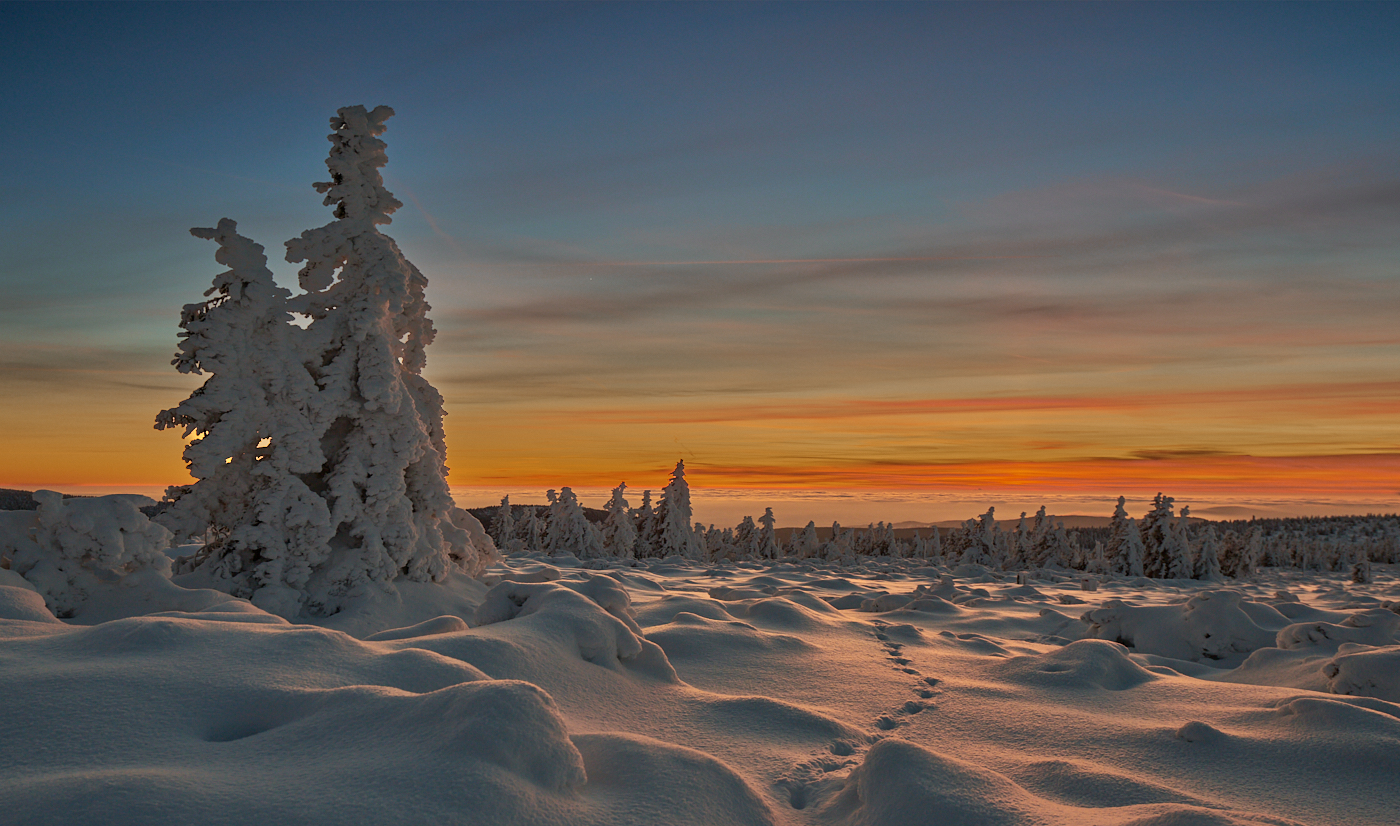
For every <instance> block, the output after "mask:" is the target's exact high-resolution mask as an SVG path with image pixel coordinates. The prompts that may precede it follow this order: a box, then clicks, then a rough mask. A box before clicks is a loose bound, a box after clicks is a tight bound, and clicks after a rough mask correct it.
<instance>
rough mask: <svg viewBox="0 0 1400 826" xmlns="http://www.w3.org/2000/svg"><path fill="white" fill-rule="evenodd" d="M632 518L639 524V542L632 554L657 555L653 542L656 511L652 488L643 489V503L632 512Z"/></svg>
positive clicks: (641, 555)
mask: <svg viewBox="0 0 1400 826" xmlns="http://www.w3.org/2000/svg"><path fill="white" fill-rule="evenodd" d="M632 520H633V521H634V522H635V523H636V525H637V542H636V545H635V546H633V551H632V555H633V556H635V557H637V558H638V559H642V558H644V557H648V556H656V549H655V548H654V547H653V546H652V544H651V539H652V534H653V533H655V531H656V511H655V510H653V509H652V506H651V491H650V490H644V491H642V504H641V505H639V506H638V507H637V510H636V511H634V512H633V513H632Z"/></svg>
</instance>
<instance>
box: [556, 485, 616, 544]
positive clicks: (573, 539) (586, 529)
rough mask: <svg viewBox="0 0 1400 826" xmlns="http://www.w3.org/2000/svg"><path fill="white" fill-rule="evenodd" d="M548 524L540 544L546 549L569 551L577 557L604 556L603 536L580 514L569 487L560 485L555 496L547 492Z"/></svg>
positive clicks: (580, 511)
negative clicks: (560, 487) (546, 531)
mask: <svg viewBox="0 0 1400 826" xmlns="http://www.w3.org/2000/svg"><path fill="white" fill-rule="evenodd" d="M550 493H551V494H553V493H554V491H550ZM548 524H549V528H548V533H547V534H546V539H545V547H544V550H545V551H546V552H547V553H549V554H552V555H557V554H573V555H574V556H576V557H578V558H579V559H598V558H599V557H602V556H604V551H603V538H602V536H601V535H600V534H599V533H598V529H597V528H595V527H593V525H592V523H590V522H589V521H588V517H587V516H585V515H584V513H583V506H581V505H580V504H579V503H578V497H577V496H575V495H574V491H573V489H572V488H562V489H560V491H559V494H558V496H550V503H549V523H548Z"/></svg>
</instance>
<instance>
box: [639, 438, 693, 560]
mask: <svg viewBox="0 0 1400 826" xmlns="http://www.w3.org/2000/svg"><path fill="white" fill-rule="evenodd" d="M690 515H691V512H690V486H689V485H688V484H687V483H686V481H685V462H684V461H680V462H676V469H675V470H673V471H671V481H670V482H668V483H667V484H666V487H665V488H663V489H662V491H661V499H660V501H659V502H657V505H656V514H655V517H654V518H653V519H652V531H651V538H650V541H649V543H648V544H649V545H650V546H651V547H652V548H653V549H654V553H655V554H656V555H657V556H672V555H675V556H683V557H686V558H687V559H701V558H703V557H704V549H703V548H701V547H700V543H699V542H697V541H696V539H695V534H694V532H693V531H691V529H690V522H691V519H690Z"/></svg>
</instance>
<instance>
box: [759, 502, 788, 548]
mask: <svg viewBox="0 0 1400 826" xmlns="http://www.w3.org/2000/svg"><path fill="white" fill-rule="evenodd" d="M777 521H778V520H777V519H775V518H774V516H773V509H772V508H764V509H763V515H762V516H760V517H759V518H758V524H759V525H760V526H761V527H760V528H759V531H758V558H759V559H777V558H778V557H779V556H780V555H781V553H782V552H781V551H780V550H779V548H778V535H777V534H776V533H774V527H773V526H774V525H776V524H777Z"/></svg>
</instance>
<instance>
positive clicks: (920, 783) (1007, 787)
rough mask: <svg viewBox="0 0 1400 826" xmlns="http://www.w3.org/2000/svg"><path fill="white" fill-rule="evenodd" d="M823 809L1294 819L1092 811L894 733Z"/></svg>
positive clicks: (1109, 823) (993, 825)
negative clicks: (1055, 798) (1027, 787)
mask: <svg viewBox="0 0 1400 826" xmlns="http://www.w3.org/2000/svg"><path fill="white" fill-rule="evenodd" d="M1130 782H1131V781H1130ZM823 814H825V815H827V816H828V818H830V820H831V821H832V822H835V823H840V824H843V825H844V826H921V824H928V826H935V824H951V823H957V824H962V825H963V826H1051V824H1054V825H1055V826H1060V825H1061V824H1063V826H1070V825H1071V824H1081V823H1094V824H1099V826H1255V825H1256V824H1262V823H1269V824H1280V823H1289V822H1290V821H1284V820H1279V819H1277V818H1259V817H1254V816H1251V815H1248V814H1241V813H1236V812H1225V811H1220V810H1215V809H1207V808H1203V807H1200V806H1192V805H1185V804H1180V803H1150V804H1139V805H1120V806H1115V807H1109V808H1098V807H1095V808H1091V809H1087V810H1086V809H1083V808H1079V807H1075V806H1068V805H1064V804H1060V803H1056V802H1053V801H1050V800H1046V799H1044V798H1041V797H1039V796H1037V795H1035V794H1032V793H1031V792H1030V791H1028V790H1027V789H1025V788H1023V787H1022V786H1020V785H1018V784H1017V783H1016V782H1015V781H1013V780H1011V779H1010V778H1009V777H1007V776H1005V775H1002V774H999V773H997V772H994V771H990V770H988V769H984V768H981V767H979V766H975V765H972V764H970V763H966V762H963V761H961V760H958V759H956V758H952V757H948V756H946V755H941V754H937V753H935V752H933V751H930V750H928V749H925V748H922V747H920V746H917V745H915V744H913V743H910V742H908V741H905V740H899V739H895V738H890V739H886V740H881V741H880V742H878V743H876V744H875V745H874V746H872V747H871V748H870V751H869V752H867V753H866V755H865V760H864V761H863V762H862V763H861V764H860V765H859V766H858V767H856V769H855V770H854V771H853V772H851V774H850V776H849V777H847V779H846V781H845V786H844V787H843V788H842V789H841V791H840V792H839V793H838V794H836V795H835V796H834V797H833V798H832V799H831V801H830V802H829V803H828V804H827V805H826V807H825V808H824V810H823Z"/></svg>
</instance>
